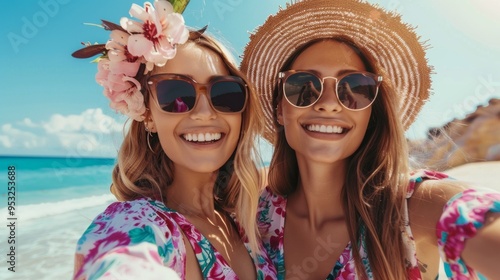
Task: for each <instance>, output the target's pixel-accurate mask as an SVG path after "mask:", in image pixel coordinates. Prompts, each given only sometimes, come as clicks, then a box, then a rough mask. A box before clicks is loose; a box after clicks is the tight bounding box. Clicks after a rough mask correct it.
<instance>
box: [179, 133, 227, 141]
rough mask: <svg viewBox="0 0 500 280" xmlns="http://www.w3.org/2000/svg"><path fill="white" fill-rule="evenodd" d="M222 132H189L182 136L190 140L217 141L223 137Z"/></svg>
mask: <svg viewBox="0 0 500 280" xmlns="http://www.w3.org/2000/svg"><path fill="white" fill-rule="evenodd" d="M221 136H222V134H221V133H219V132H216V133H208V132H206V133H194V134H191V133H187V134H183V135H182V137H184V139H185V140H187V141H190V142H211V141H217V140H219V139H220V138H221Z"/></svg>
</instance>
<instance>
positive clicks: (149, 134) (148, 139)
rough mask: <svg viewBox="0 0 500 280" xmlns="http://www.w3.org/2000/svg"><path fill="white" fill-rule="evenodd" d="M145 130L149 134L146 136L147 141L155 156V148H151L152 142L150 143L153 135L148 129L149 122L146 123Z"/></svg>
mask: <svg viewBox="0 0 500 280" xmlns="http://www.w3.org/2000/svg"><path fill="white" fill-rule="evenodd" d="M144 129H146V132H147V134H146V140H147V142H148V148H149V150H150V151H151V152H152V153H153V154H154V153H155V151H153V148H151V142H150V141H151V140H150V138H151V137H153V134H152V133H151V131H150V130H149V128H148V122H146V121H144Z"/></svg>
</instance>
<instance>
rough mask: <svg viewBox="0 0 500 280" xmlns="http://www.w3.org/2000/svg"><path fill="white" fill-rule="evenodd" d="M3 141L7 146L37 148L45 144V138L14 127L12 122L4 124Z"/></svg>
mask: <svg viewBox="0 0 500 280" xmlns="http://www.w3.org/2000/svg"><path fill="white" fill-rule="evenodd" d="M0 137H1V139H2V140H1V141H2V144H3V145H4V146H5V147H9V148H10V147H20V148H27V149H31V148H37V147H40V146H42V145H44V144H45V139H44V138H43V137H39V136H37V135H36V134H34V133H31V132H27V131H22V130H20V129H17V128H14V127H13V126H12V124H4V125H2V130H1V135H0Z"/></svg>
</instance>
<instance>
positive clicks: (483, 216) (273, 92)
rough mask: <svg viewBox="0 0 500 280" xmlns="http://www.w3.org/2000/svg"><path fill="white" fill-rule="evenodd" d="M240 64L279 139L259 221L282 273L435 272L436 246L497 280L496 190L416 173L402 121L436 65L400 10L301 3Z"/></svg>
mask: <svg viewBox="0 0 500 280" xmlns="http://www.w3.org/2000/svg"><path fill="white" fill-rule="evenodd" d="M241 69H242V71H244V72H245V73H247V75H248V77H249V79H250V80H251V81H252V82H253V83H254V85H255V87H256V90H257V93H258V95H259V98H260V101H261V105H262V107H263V108H264V113H265V115H266V122H267V124H266V129H265V133H264V137H265V138H267V139H268V140H269V141H270V142H271V143H273V144H274V147H275V150H274V154H273V157H272V160H271V163H270V166H269V177H268V178H269V186H268V188H266V190H265V191H264V193H263V194H262V196H261V199H260V205H259V223H260V224H259V228H260V230H261V235H262V238H263V242H264V245H265V248H266V250H267V252H268V255H269V257H270V258H271V259H272V261H273V262H274V264H275V266H276V268H277V273H278V279H325V278H326V279H379V280H392V279H395V280H401V279H412V280H413V279H437V278H436V276H437V275H438V270H439V259H440V257H441V258H442V260H443V261H444V269H445V272H446V274H447V275H448V277H450V278H451V279H476V278H477V277H480V276H479V275H478V273H477V272H480V273H482V274H484V275H485V276H487V277H488V279H500V278H499V275H500V266H499V265H498V264H499V260H500V194H499V193H495V192H493V191H491V190H481V189H472V188H469V186H467V185H466V184H464V183H461V182H457V181H452V180H449V179H448V178H447V177H448V176H446V175H445V174H442V173H438V172H431V171H425V170H418V171H414V172H410V167H409V159H408V149H407V143H406V139H405V137H404V130H405V129H406V128H408V127H409V126H410V124H411V122H412V121H413V120H414V119H415V117H416V115H417V113H418V111H419V110H420V108H421V106H422V105H423V104H424V102H425V101H426V100H427V98H428V96H429V88H430V70H431V68H430V67H429V66H428V64H427V60H426V58H425V47H423V46H422V44H421V43H420V42H419V38H418V36H417V35H416V34H415V33H414V31H413V29H412V28H411V27H409V26H408V25H407V24H405V23H403V22H401V17H400V16H399V15H397V14H395V13H392V12H387V11H385V10H384V9H382V8H380V7H378V6H375V5H371V4H369V3H367V2H366V1H360V0H303V1H294V3H293V4H290V5H288V6H287V7H286V9H280V11H279V12H278V13H277V14H276V15H273V16H270V17H269V18H268V19H267V21H266V22H265V23H264V24H263V25H262V26H260V27H259V28H258V30H257V31H256V32H255V33H253V34H252V35H251V37H250V43H249V44H248V45H247V47H246V49H245V52H244V58H243V61H242V64H241ZM304 91H305V92H304ZM302 96H308V98H307V99H306V98H302Z"/></svg>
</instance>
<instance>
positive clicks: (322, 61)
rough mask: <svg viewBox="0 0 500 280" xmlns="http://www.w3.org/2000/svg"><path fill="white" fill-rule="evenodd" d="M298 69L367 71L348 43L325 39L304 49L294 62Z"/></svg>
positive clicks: (294, 67)
mask: <svg viewBox="0 0 500 280" xmlns="http://www.w3.org/2000/svg"><path fill="white" fill-rule="evenodd" d="M291 68H292V69H297V70H317V71H319V72H323V70H327V69H330V70H334V69H338V70H345V69H352V70H362V71H366V67H365V65H364V63H363V60H362V59H361V57H360V56H359V55H358V53H357V52H356V51H355V50H354V49H353V48H352V47H351V46H350V45H348V44H347V43H344V42H339V41H335V40H323V41H319V42H317V43H314V44H312V45H311V46H309V47H307V48H306V49H304V50H303V51H302V52H301V53H300V54H299V55H298V56H297V58H296V59H295V61H294V62H293V64H292V66H291Z"/></svg>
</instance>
